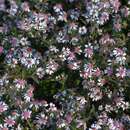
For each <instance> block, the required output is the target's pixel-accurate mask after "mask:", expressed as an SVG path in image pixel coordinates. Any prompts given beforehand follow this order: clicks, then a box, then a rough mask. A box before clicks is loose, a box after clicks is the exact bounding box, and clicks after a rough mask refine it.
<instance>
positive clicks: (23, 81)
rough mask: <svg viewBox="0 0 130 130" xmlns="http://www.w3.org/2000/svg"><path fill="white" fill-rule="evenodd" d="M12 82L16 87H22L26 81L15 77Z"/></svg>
mask: <svg viewBox="0 0 130 130" xmlns="http://www.w3.org/2000/svg"><path fill="white" fill-rule="evenodd" d="M14 83H15V86H16V88H17V89H24V88H25V85H26V81H25V80H23V79H15V80H14Z"/></svg>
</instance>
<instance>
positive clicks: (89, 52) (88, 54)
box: [84, 44, 93, 58]
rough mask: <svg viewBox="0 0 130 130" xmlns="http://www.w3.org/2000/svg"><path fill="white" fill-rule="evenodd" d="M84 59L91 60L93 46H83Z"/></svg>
mask: <svg viewBox="0 0 130 130" xmlns="http://www.w3.org/2000/svg"><path fill="white" fill-rule="evenodd" d="M84 53H85V57H88V58H91V57H92V56H93V46H91V44H88V45H85V49H84Z"/></svg>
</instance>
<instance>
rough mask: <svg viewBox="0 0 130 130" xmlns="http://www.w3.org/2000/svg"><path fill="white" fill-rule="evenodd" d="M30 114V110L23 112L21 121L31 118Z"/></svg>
mask: <svg viewBox="0 0 130 130" xmlns="http://www.w3.org/2000/svg"><path fill="white" fill-rule="evenodd" d="M31 113H32V112H31V111H30V110H24V111H23V112H22V119H25V120H27V119H29V118H31Z"/></svg>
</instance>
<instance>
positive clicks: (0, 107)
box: [0, 101, 8, 113]
mask: <svg viewBox="0 0 130 130" xmlns="http://www.w3.org/2000/svg"><path fill="white" fill-rule="evenodd" d="M7 109H8V106H7V104H5V103H4V102H2V101H0V113H2V112H4V111H6V110H7Z"/></svg>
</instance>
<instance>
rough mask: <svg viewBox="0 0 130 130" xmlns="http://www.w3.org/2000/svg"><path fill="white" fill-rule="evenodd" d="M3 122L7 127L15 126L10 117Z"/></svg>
mask: <svg viewBox="0 0 130 130" xmlns="http://www.w3.org/2000/svg"><path fill="white" fill-rule="evenodd" d="M4 122H5V124H6V125H7V126H8V127H12V126H14V125H15V124H16V121H15V120H14V119H13V118H12V117H11V116H8V117H6V118H5V120H4Z"/></svg>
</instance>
